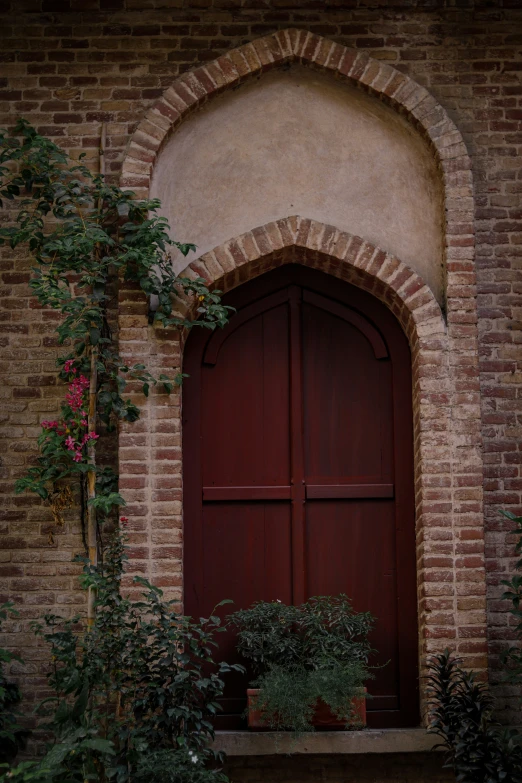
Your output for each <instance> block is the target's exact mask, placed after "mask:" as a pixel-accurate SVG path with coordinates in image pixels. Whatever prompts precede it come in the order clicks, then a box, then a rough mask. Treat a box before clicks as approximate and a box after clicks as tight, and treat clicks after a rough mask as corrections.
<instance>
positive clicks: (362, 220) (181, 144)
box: [151, 66, 442, 299]
mask: <svg viewBox="0 0 522 783" xmlns="http://www.w3.org/2000/svg"><path fill="white" fill-rule="evenodd" d="M151 194H152V196H154V197H158V198H160V199H161V201H162V203H163V209H164V214H165V216H166V217H167V218H168V219H169V222H170V224H171V226H172V228H173V230H174V231H175V235H176V238H177V239H180V240H181V241H184V242H185V241H197V245H198V255H200V254H201V253H205V252H207V251H208V250H211V249H212V248H213V247H215V246H217V245H219V244H221V243H222V242H224V241H226V240H227V239H230V238H231V237H234V236H237V235H238V234H242V233H243V232H245V231H248V230H250V229H252V228H254V227H256V226H261V225H265V224H266V223H268V222H270V221H272V220H277V219H278V218H282V217H287V216H288V215H293V214H300V215H302V216H305V217H310V218H313V219H315V220H318V221H320V222H324V223H329V224H332V225H335V226H336V227H338V228H340V229H342V230H345V231H349V232H351V233H353V234H358V235H360V236H362V237H364V238H365V239H368V240H369V241H371V242H372V243H373V244H375V245H378V246H380V247H381V248H383V249H384V250H386V251H388V252H390V253H393V254H395V255H397V256H398V257H399V258H400V259H401V260H402V261H404V262H405V263H407V264H409V265H410V266H411V267H413V269H415V270H416V271H417V272H419V274H420V275H421V276H422V277H423V278H424V280H425V281H426V282H427V283H428V284H429V286H430V287H431V289H432V290H433V292H434V293H435V295H436V296H437V298H439V299H440V297H441V294H442V213H441V195H440V194H441V189H440V184H439V175H438V172H437V170H436V166H435V162H434V160H433V157H432V155H431V152H430V150H429V149H428V147H427V145H426V144H425V143H424V142H423V140H422V139H421V138H420V137H419V135H418V134H416V133H415V132H414V131H413V130H412V128H411V126H409V125H408V124H407V123H406V121H405V120H404V119H403V118H402V117H400V116H399V115H397V114H396V113H395V112H393V111H392V110H391V109H389V108H388V107H387V106H385V105H384V104H383V103H382V102H380V101H379V100H377V99H374V98H371V97H369V96H368V95H365V94H364V93H362V92H361V91H359V90H357V89H355V88H353V87H350V86H348V85H345V84H342V83H340V82H339V81H336V80H334V79H333V78H332V77H329V76H324V75H322V74H318V73H314V72H313V71H311V70H310V69H305V68H303V67H302V66H294V67H292V68H290V69H289V70H287V71H284V72H277V73H271V74H267V75H264V76H262V77H261V78H260V79H259V80H257V81H255V82H253V83H252V82H251V83H248V84H246V85H243V86H242V87H240V88H239V89H238V90H236V91H228V92H227V93H226V94H225V95H223V96H221V97H218V98H215V99H213V100H212V101H210V102H209V103H208V104H207V105H206V106H205V107H204V108H203V109H202V110H201V111H199V112H198V113H196V114H195V115H194V116H193V117H191V118H189V119H188V120H187V121H185V122H184V123H183V124H182V125H181V127H180V128H179V129H178V130H177V131H176V132H175V133H174V134H173V135H172V136H171V138H170V139H169V140H168V142H167V143H166V144H165V146H164V148H163V150H162V151H161V152H160V155H159V158H158V160H157V162H156V166H155V172H154V177H153V183H152V192H151ZM177 263H178V265H179V269H182V268H183V266H184V265H185V263H186V262H185V263H184V262H183V259H182V258H178V259H177Z"/></svg>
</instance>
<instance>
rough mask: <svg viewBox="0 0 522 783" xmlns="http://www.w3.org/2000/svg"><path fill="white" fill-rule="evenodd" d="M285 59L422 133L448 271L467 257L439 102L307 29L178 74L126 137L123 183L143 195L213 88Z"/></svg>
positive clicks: (462, 151) (449, 124)
mask: <svg viewBox="0 0 522 783" xmlns="http://www.w3.org/2000/svg"><path fill="white" fill-rule="evenodd" d="M292 62H299V63H301V64H303V65H308V66H310V67H314V68H317V69H319V70H321V71H323V72H326V73H330V74H331V75H332V76H333V77H335V78H340V79H342V80H344V81H346V82H348V83H350V84H354V85H356V86H357V87H359V88H361V89H363V90H365V91H366V92H368V93H369V94H371V95H373V96H375V97H377V98H379V99H380V100H383V101H385V102H386V103H387V104H388V105H390V106H391V107H392V108H393V109H395V110H396V111H398V112H400V113H401V114H403V115H404V116H405V117H406V118H407V119H408V120H409V122H410V123H411V124H412V125H413V126H414V127H415V128H416V129H417V131H418V132H419V133H420V134H421V135H422V136H423V137H424V138H425V139H427V141H428V143H429V145H430V146H431V148H432V150H433V153H434V156H435V158H436V159H437V162H438V164H439V167H440V170H441V175H442V179H443V184H444V194H445V210H446V221H445V222H446V225H445V239H446V242H445V255H446V259H445V260H446V267H447V273H448V275H449V274H451V272H452V268H451V265H452V263H453V262H455V263H457V265H458V263H459V261H460V260H461V259H462V258H466V259H470V258H471V259H472V248H473V243H474V242H473V202H472V196H473V193H472V173H471V161H470V158H469V155H468V153H467V150H466V145H465V143H464V140H463V138H462V134H461V133H460V131H459V130H458V128H457V127H456V125H455V124H454V123H453V121H452V120H451V119H450V117H449V116H448V114H447V113H446V111H445V110H444V108H443V107H442V106H441V105H440V104H439V103H438V102H437V101H436V100H435V98H434V97H433V96H432V95H431V94H430V93H429V92H428V91H427V90H426V89H425V88H424V87H421V85H419V84H417V83H416V82H415V81H414V80H413V79H411V78H410V77H409V76H406V75H405V74H403V73H401V72H400V71H398V70H397V69H395V68H393V67H392V66H390V65H387V64H386V63H383V62H381V61H379V60H374V59H373V58H371V57H370V56H369V55H368V54H367V53H366V52H364V51H358V50H356V49H350V48H348V47H345V46H341V44H338V43H335V42H333V41H330V40H328V39H326V38H322V37H320V36H318V35H315V34H313V33H310V32H308V31H306V30H296V29H292V28H291V29H287V30H281V31H279V32H277V33H273V34H272V35H268V36H265V37H264V38H258V39H256V40H254V41H251V42H250V43H248V44H245V45H244V46H240V47H238V48H237V49H232V50H231V51H229V52H228V53H227V54H225V55H223V56H221V57H218V58H217V59H216V60H213V61H211V62H209V63H206V64H205V65H202V66H200V67H199V68H196V69H194V70H192V71H188V72H187V73H184V74H183V75H182V76H180V77H178V78H177V79H176V80H175V81H174V82H173V84H172V85H171V86H170V87H169V88H168V89H167V90H166V91H165V92H164V94H163V95H162V97H161V98H159V99H158V100H157V101H156V103H155V104H154V105H153V106H152V107H151V108H150V109H149V111H148V112H147V114H146V115H145V117H144V118H143V120H142V121H141V122H140V123H139V125H138V127H137V128H136V130H135V132H134V134H133V136H132V137H131V139H130V142H129V146H128V148H127V152H126V156H125V159H124V161H123V166H122V178H121V185H122V187H124V188H129V189H132V190H133V191H134V192H135V193H136V195H137V196H139V197H140V198H147V197H148V195H149V190H150V183H151V176H152V171H153V169H154V164H155V161H156V158H157V155H158V152H159V150H160V148H161V147H162V145H163V144H164V143H165V141H166V140H167V139H168V138H169V136H170V134H171V133H172V132H173V131H174V130H175V129H176V127H178V126H179V125H180V124H181V123H182V122H183V121H184V120H185V119H186V118H187V117H188V116H189V115H190V114H191V113H192V112H194V111H195V110H196V109H198V108H199V107H200V106H202V105H203V104H204V103H206V102H207V101H209V100H211V99H212V98H213V97H215V96H216V95H218V94H219V93H221V92H223V91H225V90H227V89H231V88H234V87H236V86H237V85H239V84H240V83H242V82H244V81H246V80H248V79H249V78H252V77H255V76H259V75H260V74H262V73H264V72H266V71H269V70H271V69H274V68H277V67H279V66H282V65H284V64H285V63H292ZM463 249H464V253H463Z"/></svg>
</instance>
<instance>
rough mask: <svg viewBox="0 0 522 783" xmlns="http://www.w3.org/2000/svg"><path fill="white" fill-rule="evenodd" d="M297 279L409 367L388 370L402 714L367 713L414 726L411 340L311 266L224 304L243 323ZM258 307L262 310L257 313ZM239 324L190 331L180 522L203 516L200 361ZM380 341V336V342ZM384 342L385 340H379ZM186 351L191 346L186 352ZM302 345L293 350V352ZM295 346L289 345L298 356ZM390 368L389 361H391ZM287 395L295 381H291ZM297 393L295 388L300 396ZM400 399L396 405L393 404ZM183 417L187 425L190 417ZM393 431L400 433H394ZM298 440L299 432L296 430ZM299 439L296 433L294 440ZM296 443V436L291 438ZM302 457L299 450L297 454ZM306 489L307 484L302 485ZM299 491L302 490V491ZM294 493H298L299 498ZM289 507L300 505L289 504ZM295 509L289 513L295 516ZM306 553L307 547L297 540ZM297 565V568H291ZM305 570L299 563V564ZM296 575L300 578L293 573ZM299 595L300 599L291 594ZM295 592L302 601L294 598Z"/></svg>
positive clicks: (247, 286)
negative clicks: (358, 317) (246, 313)
mask: <svg viewBox="0 0 522 783" xmlns="http://www.w3.org/2000/svg"><path fill="white" fill-rule="evenodd" d="M296 283H298V284H299V285H303V286H305V287H306V288H308V289H311V290H312V291H313V292H315V293H316V294H318V295H320V296H324V297H327V298H328V299H329V300H331V301H333V302H334V303H335V302H338V303H340V304H342V305H346V306H348V307H349V308H350V309H351V310H353V311H355V312H356V313H357V311H360V312H361V313H362V314H363V316H362V317H363V318H364V320H365V321H366V322H370V323H372V322H373V328H374V329H375V333H374V334H372V335H371V337H372V339H373V348H374V351H377V352H380V355H385V353H383V351H386V348H384V345H385V346H387V350H388V351H389V354H390V358H391V359H392V360H393V358H395V360H396V362H397V363H399V364H400V366H401V367H404V366H407V367H409V368H410V372H409V373H398V372H395V373H392V395H393V428H394V433H395V437H394V465H395V466H397V465H401V466H402V469H401V471H400V476H399V480H397V474H396V475H395V477H394V483H395V520H396V524H395V531H396V538H395V540H396V543H397V548H396V574H397V577H396V585H397V601H398V604H399V607H398V610H397V627H398V639H399V644H402V649H401V650H400V652H399V653H398V664H399V683H400V686H399V702H400V706H401V709H400V714H399V712H397V715H395V716H393V715H392V714H391V713H392V712H393V711H383V712H382V714H380V713H376V714H375V715H374V716H373V718H372V716H371V713H370V725H371V726H372V728H382V727H388V728H391V727H396V726H415V725H418V723H419V719H420V718H419V686H418V628H417V588H416V546H415V495H414V464H413V452H414V448H413V403H412V383H411V353H410V348H409V345H408V341H407V339H406V337H405V335H404V333H403V331H402V328H401V326H400V324H399V323H398V321H397V319H396V318H395V316H394V315H393V314H392V313H391V312H390V311H389V310H388V309H387V308H386V307H385V306H384V305H383V304H382V302H379V300H377V299H376V298H375V297H373V296H372V295H371V294H369V293H367V292H365V291H362V290H361V289H359V288H356V287H355V286H352V285H349V284H348V283H341V282H340V281H337V280H335V279H333V278H332V277H330V276H328V275H326V274H325V273H323V272H320V271H317V270H315V269H309V268H307V267H304V266H302V265H297V264H290V265H285V266H283V267H281V268H279V269H275V270H272V271H270V272H267V273H266V274H264V275H261V276H259V277H256V278H255V279H254V280H251V281H249V282H246V283H244V284H243V285H241V286H238V287H237V288H235V289H233V291H231V292H230V293H229V294H227V295H226V296H225V297H224V299H223V301H224V303H228V304H232V305H233V306H234V307H235V308H236V309H237V311H238V318H239V324H241V322H242V320H241V310H242V308H245V307H246V306H247V305H250V306H252V305H254V312H257V311H256V310H255V304H254V303H255V302H256V301H258V302H259V303H260V308H261V309H263V308H262V307H261V302H262V301H263V300H264V299H266V298H267V297H270V299H271V300H274V301H279V299H278V297H277V294H278V292H279V291H281V290H283V289H288V288H290V289H291V287H292V285H295V284H296ZM289 301H290V341H292V340H293V339H295V338H294V335H295V327H294V329H292V321H293V319H295V317H298V314H297V313H296V311H295V309H293V303H292V294H291V293H290V295H289ZM261 309H260V312H261ZM235 328H237V327H236V325H235V324H234V323H233V322H231V324H230V326H229V327H226V328H225V330H224V331H223V332H220V333H216V332H208V331H207V330H203V329H200V330H198V331H193V332H192V334H191V335H190V338H189V340H190V342H188V343H187V346H186V347H185V353H184V357H185V361H184V368H183V369H184V372H186V373H187V374H188V375H189V380H188V382H187V381H185V395H184V404H183V415H182V422H183V444H184V447H183V460H184V525H187V524H190V520H192V519H201V515H202V476H201V450H200V435H199V432H198V431H197V423H198V421H199V418H198V417H199V413H198V411H199V409H200V406H201V366H202V363H203V362H204V360H205V359H206V358H207V355H208V358H209V359H210V363H214V362H215V358H216V356H217V352H218V350H219V347H220V346H221V344H222V343H223V341H224V339H226V336H227V335H228V334H230V333H231V331H233V330H235ZM379 340H380V342H379ZM383 340H384V342H383ZM187 349H188V350H187ZM299 352H300V347H298V348H297V354H299ZM295 353H296V351H294V355H295ZM392 366H393V363H392ZM292 372H300V368H293V369H292V368H291V374H292ZM290 389H291V390H290V394H291V399H292V384H291V387H290ZM298 396H300V394H299V395H298ZM399 400H400V403H399V402H398V401H399ZM298 402H299V401H298V400H297V399H296V400H295V401H294V403H293V404H292V405H291V415H292V417H295V418H296V419H298V423H296V422H292V421H291V423H290V426H291V430H292V431H293V432H294V436H295V431H296V427H297V431H298V432H300V431H301V418H302V412H301V409H300V405H298ZM187 422H188V423H187ZM397 434H399V435H398V436H397ZM301 438H302V432H301ZM298 440H299V438H298ZM187 442H189V443H190V448H185V443H187ZM292 443H294V437H292ZM300 446H302V444H301V443H299V444H296V449H299V450H300V454H302V453H303V449H302V448H300ZM298 458H299V455H298ZM303 493H304V489H303ZM303 497H304V495H303ZM297 499H298V498H297ZM293 508H294V509H296V508H297V505H296V504H295V503H294V504H293ZM294 516H295V515H294V513H293V514H292V517H294ZM398 520H407V521H406V523H405V524H399V523H398ZM194 530H195V531H196V533H197V536H198V538H197V539H195V540H192V547H193V548H198V549H201V547H202V539H201V534H202V525H201V524H196V525H195V528H194V529H193V531H192V532H191V535H194ZM292 530H293V535H294V536H297V548H298V549H299V542H301V539H302V536H303V534H304V531H303V530H301V529H300V528H299V526H298V525H296V521H295V519H294V518H293V519H292ZM301 551H302V552H303V555H304V545H303V546H301ZM296 565H297V567H295V566H296ZM302 570H303V572H304V561H303V563H302ZM183 572H184V575H185V577H184V581H185V585H187V584H188V581H189V580H190V576H189V575H188V568H187V567H186V560H185V557H184V560H183ZM296 577H297V578H296ZM294 581H296V582H297V584H294V591H293V592H294V600H296V601H297V603H300V602H301V601H302V600H304V594H303V595H302V596H301V592H302V589H301V585H300V582H301V581H302V580H300V579H299V564H295V563H294ZM296 596H297V598H296ZM299 598H300V599H301V600H299Z"/></svg>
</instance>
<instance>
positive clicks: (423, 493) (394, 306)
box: [180, 216, 451, 661]
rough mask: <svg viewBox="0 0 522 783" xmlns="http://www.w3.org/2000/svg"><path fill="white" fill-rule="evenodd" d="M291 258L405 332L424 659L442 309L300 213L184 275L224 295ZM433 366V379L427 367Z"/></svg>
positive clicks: (345, 237)
mask: <svg viewBox="0 0 522 783" xmlns="http://www.w3.org/2000/svg"><path fill="white" fill-rule="evenodd" d="M287 263H301V264H303V265H305V266H310V267H313V268H315V269H319V270H321V271H323V272H325V273H327V274H331V275H333V276H335V277H338V278H340V279H342V280H345V281H346V282H349V283H351V284H352V285H356V286H358V287H359V288H362V289H364V290H365V291H368V292H369V293H371V294H373V295H374V296H376V297H377V298H378V299H380V300H381V301H382V302H384V303H385V304H386V305H387V307H388V308H389V309H390V310H391V311H392V312H393V313H394V315H395V316H396V318H397V319H398V321H399V322H400V324H401V326H402V328H403V330H404V332H405V333H406V335H407V337H408V341H409V343H410V347H411V351H412V371H413V372H412V375H413V407H414V429H415V471H416V486H417V493H416V519H417V522H416V525H417V539H418V590H419V627H420V638H419V641H420V656H421V660H422V661H425V657H426V654H427V652H429V650H430V645H429V641H428V640H429V639H430V636H431V635H432V626H433V622H432V619H431V617H430V613H429V612H426V602H425V598H424V582H425V578H426V574H427V569H426V566H427V565H428V566H429V544H428V546H427V547H426V540H427V538H426V535H425V533H426V529H427V528H428V529H429V526H430V513H429V512H430V508H431V500H430V496H429V493H430V485H431V484H432V481H437V479H438V470H439V467H440V463H441V462H445V461H448V462H449V461H450V459H451V453H450V448H449V444H448V448H446V449H444V450H443V451H441V452H440V453H439V459H440V462H437V463H436V464H435V463H433V469H434V475H433V476H432V475H431V469H430V467H428V464H429V462H430V460H429V449H430V443H429V441H430V435H429V423H430V421H436V420H437V419H438V418H439V417H440V416H443V415H444V411H445V408H447V401H446V400H443V399H440V400H439V401H438V403H435V404H433V402H432V401H430V385H431V384H432V383H433V382H434V381H435V382H436V383H440V384H441V385H443V384H444V382H445V377H446V374H447V373H448V371H449V367H448V360H449V350H448V337H447V329H446V325H445V322H444V318H443V316H442V312H441V309H440V306H439V304H438V303H437V301H436V299H435V297H434V295H433V293H432V291H431V290H430V288H429V287H428V286H427V285H426V284H425V283H424V281H423V280H422V278H421V277H420V276H419V275H418V274H417V272H415V271H414V270H413V269H411V268H410V267H408V266H407V265H406V264H405V263H403V262H402V261H400V260H399V259H398V258H396V257H394V256H392V255H390V254H388V253H386V252H385V251H384V250H381V249H380V248H379V247H376V246H375V245H373V244H372V243H371V242H368V241H365V240H364V239H362V238H361V237H358V236H355V235H352V234H349V233H347V232H344V231H340V230H338V229H337V228H335V227H334V226H330V225H324V224H322V223H319V222H317V221H315V220H310V219H307V218H302V217H299V216H292V217H288V218H284V219H281V220H278V221H277V222H273V223H268V224H267V225H265V226H261V227H258V228H255V229H253V230H252V231H248V232H247V233H245V234H242V235H241V236H239V237H236V238H235V239H232V240H230V241H228V242H225V243H224V244H223V245H221V246H219V247H216V248H214V250H212V251H210V252H209V253H205V255H203V256H201V257H200V258H198V259H197V260H196V261H193V262H192V263H191V264H189V266H188V267H187V268H186V269H185V270H184V271H183V272H181V273H180V274H181V275H186V276H192V277H195V276H198V277H203V278H204V279H205V280H206V281H207V284H208V285H209V286H211V287H217V288H219V289H220V290H222V291H224V292H226V291H229V290H230V289H232V288H235V287H236V286H238V285H240V284H241V283H244V282H246V281H248V280H252V279H253V278H256V277H257V276H259V275H261V274H263V273H265V272H268V271H270V270H271V269H274V268H276V267H278V266H281V265H282V264H287ZM194 310H195V305H194V303H193V302H191V301H189V300H185V306H184V307H182V308H181V309H180V313H182V314H183V315H185V316H187V315H189V317H190V316H194V315H195V312H194ZM428 367H429V368H430V373H429V376H427V375H426V374H425V372H424V371H423V370H425V369H426V368H428ZM421 368H423V369H421ZM421 422H422V426H421ZM428 538H429V535H428ZM435 622H437V621H436V620H435Z"/></svg>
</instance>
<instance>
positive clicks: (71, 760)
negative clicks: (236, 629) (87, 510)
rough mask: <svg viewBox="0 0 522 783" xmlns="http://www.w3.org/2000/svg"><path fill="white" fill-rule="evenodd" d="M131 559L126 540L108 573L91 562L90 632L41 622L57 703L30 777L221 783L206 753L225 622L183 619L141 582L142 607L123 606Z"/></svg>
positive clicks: (46, 708)
mask: <svg viewBox="0 0 522 783" xmlns="http://www.w3.org/2000/svg"><path fill="white" fill-rule="evenodd" d="M125 560H126V555H125V546H124V540H123V539H122V537H121V536H120V535H116V536H114V537H113V538H112V539H111V541H110V543H109V545H108V546H107V548H106V550H105V552H104V558H103V562H104V563H105V565H104V566H103V567H100V568H94V567H92V566H90V565H88V564H85V568H84V576H83V585H84V587H86V588H92V589H95V591H96V596H97V598H96V614H95V618H94V623H93V625H92V627H91V628H90V629H89V630H88V631H87V630H86V628H85V625H84V623H83V622H82V621H81V620H80V619H79V618H74V619H72V620H63V619H62V618H60V617H56V616H53V615H47V616H46V617H45V618H44V622H43V623H36V624H34V630H35V632H36V634H37V635H38V636H40V637H41V638H42V639H43V640H44V641H45V642H46V644H47V645H48V646H49V648H50V652H51V660H52V670H51V672H50V674H49V678H48V681H49V686H50V688H51V689H52V691H53V696H52V697H50V698H49V699H47V700H46V701H45V702H44V703H43V704H42V705H41V707H40V713H41V714H43V715H46V716H47V718H48V722H47V723H46V724H45V725H46V726H47V728H48V729H49V730H50V731H52V733H53V735H54V737H55V741H54V743H53V745H52V747H51V748H50V750H49V752H48V754H47V755H46V756H45V758H44V759H43V761H42V762H41V763H40V765H39V766H38V767H32V766H30V767H28V768H27V775H28V776H29V775H33V774H36V773H38V774H39V775H40V776H41V777H39V778H37V780H38V781H39V780H40V779H41V780H45V781H46V783H66V782H67V781H70V782H71V783H73V781H74V783H83V781H85V780H95V781H99V782H100V783H105V781H109V780H111V781H114V782H115V783H138V781H142V780H143V781H147V780H150V779H151V777H150V776H151V775H153V774H155V775H156V779H157V780H165V781H174V782H176V781H178V780H179V781H181V780H183V781H184V782H185V781H194V783H211V782H212V781H215V782H216V783H220V781H222V780H225V779H224V778H223V777H222V776H221V775H220V773H219V772H218V771H215V770H214V769H213V768H212V765H213V764H214V763H215V761H216V759H215V758H214V756H213V754H212V753H211V752H210V750H209V748H208V745H209V743H210V741H211V740H212V738H213V736H214V730H213V726H212V722H211V721H212V718H213V716H214V715H215V714H216V711H217V710H218V709H219V707H218V702H217V700H218V698H219V697H220V696H221V695H222V692H223V687H224V682H223V675H224V674H225V673H226V672H228V671H229V670H230V668H231V667H229V666H228V665H227V664H226V663H220V664H214V663H213V658H212V656H213V652H214V650H215V648H216V641H215V635H216V633H219V632H220V631H221V630H222V627H221V625H220V620H219V618H217V617H210V618H208V619H200V620H199V621H193V620H191V619H190V618H188V617H183V616H181V615H179V613H178V612H177V611H176V606H175V603H174V602H173V601H165V600H164V599H163V597H162V593H161V590H159V589H158V588H157V587H154V586H153V585H151V584H150V583H149V582H147V581H146V580H144V579H141V578H136V580H135V581H136V582H137V583H139V584H140V585H141V587H142V589H143V595H142V598H141V600H139V601H131V600H130V599H129V598H126V597H125V596H123V595H122V592H121V590H120V582H121V578H122V574H123V570H124V564H125ZM232 668H236V669H237V668H240V667H232ZM169 758H170V761H169ZM217 760H218V761H219V759H217ZM209 762H210V764H211V768H210V769H207V766H208V764H209ZM185 768H186V770H188V772H183V770H184V769H185ZM42 770H48V773H46V775H47V777H46V776H45V775H44V774H43V772H42ZM42 775H43V777H42ZM169 775H170V777H169ZM147 776H148V777H147ZM24 779H26V780H30V779H31V778H30V777H26V778H24ZM2 780H4V779H2ZM5 780H6V781H7V778H5Z"/></svg>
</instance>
